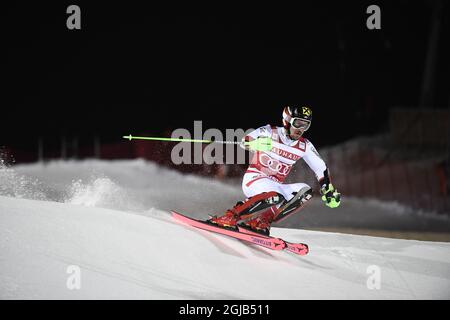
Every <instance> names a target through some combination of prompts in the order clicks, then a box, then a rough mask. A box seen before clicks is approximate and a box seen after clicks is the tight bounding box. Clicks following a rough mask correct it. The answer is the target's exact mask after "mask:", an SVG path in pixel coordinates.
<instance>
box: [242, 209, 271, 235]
mask: <svg viewBox="0 0 450 320" xmlns="http://www.w3.org/2000/svg"><path fill="white" fill-rule="evenodd" d="M273 218H274V212H273V210H272V208H269V209H268V210H266V211H264V212H263V213H261V214H259V215H258V216H256V217H254V218H252V219H250V220H247V221H243V222H241V223H239V226H240V227H241V228H244V229H246V230H249V231H252V232H255V233H258V234H261V235H263V236H269V235H270V225H271V223H272V221H273Z"/></svg>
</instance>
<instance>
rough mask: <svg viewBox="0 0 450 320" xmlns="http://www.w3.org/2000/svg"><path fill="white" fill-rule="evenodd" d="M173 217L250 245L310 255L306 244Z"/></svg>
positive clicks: (177, 216) (181, 216) (176, 215)
mask: <svg viewBox="0 0 450 320" xmlns="http://www.w3.org/2000/svg"><path fill="white" fill-rule="evenodd" d="M172 216H173V217H174V219H176V220H178V221H181V222H184V223H186V224H188V225H190V226H193V227H196V228H200V229H203V230H207V231H212V232H216V233H220V234H223V235H226V236H229V237H233V238H236V239H240V240H243V241H247V242H250V243H254V244H256V245H259V246H263V247H266V248H269V249H272V250H284V249H286V250H288V251H290V252H293V253H295V254H298V255H305V254H307V253H308V246H307V245H306V244H302V243H298V244H294V243H290V242H286V241H284V240H283V239H280V238H275V237H270V236H264V235H260V234H258V233H253V232H251V231H247V230H244V229H240V228H239V231H236V230H231V229H228V228H222V227H218V226H215V225H213V224H210V223H208V222H205V221H202V220H197V219H193V218H189V217H187V216H185V215H183V214H181V213H178V212H176V211H172Z"/></svg>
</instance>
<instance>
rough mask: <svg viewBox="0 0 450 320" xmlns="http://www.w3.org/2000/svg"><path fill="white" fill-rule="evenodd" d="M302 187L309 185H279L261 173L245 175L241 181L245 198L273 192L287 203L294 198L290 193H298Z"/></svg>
mask: <svg viewBox="0 0 450 320" xmlns="http://www.w3.org/2000/svg"><path fill="white" fill-rule="evenodd" d="M303 187H309V185H307V184H306V183H290V184H284V183H279V182H278V181H275V180H273V179H271V178H269V176H267V175H265V174H261V173H246V174H245V175H244V178H243V180H242V191H244V194H245V196H246V197H247V198H249V197H253V196H256V195H257V194H260V193H263V192H270V191H275V192H278V193H280V194H282V195H283V196H284V198H285V199H286V200H287V201H289V200H291V199H292V197H293V196H294V195H293V194H292V193H293V192H298V191H299V190H300V189H301V188H303Z"/></svg>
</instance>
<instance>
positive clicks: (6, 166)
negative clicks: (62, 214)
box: [0, 152, 47, 200]
mask: <svg viewBox="0 0 450 320" xmlns="http://www.w3.org/2000/svg"><path fill="white" fill-rule="evenodd" d="M8 158H9V157H8V156H7V154H6V153H4V152H0V195H1V196H7V197H14V198H23V199H31V200H47V197H46V195H45V187H44V186H43V185H42V184H41V183H40V182H39V180H37V179H32V178H29V177H26V176H24V175H21V174H19V173H17V172H16V171H15V170H14V169H13V168H11V164H10V163H14V159H12V160H11V159H8Z"/></svg>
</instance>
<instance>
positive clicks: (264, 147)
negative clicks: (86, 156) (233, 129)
mask: <svg viewBox="0 0 450 320" xmlns="http://www.w3.org/2000/svg"><path fill="white" fill-rule="evenodd" d="M123 138H124V139H128V140H130V141H131V140H153V141H170V142H193V143H220V144H237V145H244V146H248V147H249V149H251V150H255V151H270V150H271V149H272V139H271V138H269V137H260V138H257V139H255V140H252V141H242V142H238V141H221V140H200V139H184V138H161V137H137V136H132V135H131V134H130V135H128V136H123Z"/></svg>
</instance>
